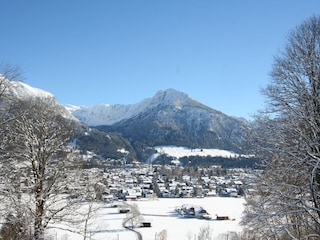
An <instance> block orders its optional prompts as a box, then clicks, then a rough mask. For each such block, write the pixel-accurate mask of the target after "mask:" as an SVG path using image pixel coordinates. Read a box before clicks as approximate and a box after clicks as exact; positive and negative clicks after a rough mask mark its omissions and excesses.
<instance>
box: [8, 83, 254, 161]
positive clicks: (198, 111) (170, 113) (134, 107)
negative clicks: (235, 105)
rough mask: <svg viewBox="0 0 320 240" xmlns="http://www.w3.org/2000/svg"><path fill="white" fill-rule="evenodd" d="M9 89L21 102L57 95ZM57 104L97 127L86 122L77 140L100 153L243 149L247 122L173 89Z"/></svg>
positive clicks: (140, 155) (69, 114)
mask: <svg viewBox="0 0 320 240" xmlns="http://www.w3.org/2000/svg"><path fill="white" fill-rule="evenodd" d="M6 91H7V94H8V95H10V96H12V97H16V98H18V99H22V100H23V99H26V98H28V97H35V96H37V97H44V98H47V97H49V98H53V99H54V96H53V95H52V94H51V93H48V92H46V91H43V90H41V89H37V88H33V87H31V86H29V85H27V84H25V83H21V82H12V83H11V84H10V85H9V87H8V88H7V90H6ZM57 106H58V107H61V108H63V109H65V112H66V114H65V116H66V117H68V118H72V119H76V120H77V121H79V123H80V122H82V123H83V124H85V125H88V126H90V127H94V128H95V130H94V131H93V129H92V131H91V130H90V131H89V130H88V128H87V127H86V126H85V125H81V127H78V129H84V130H81V131H82V133H81V131H80V132H78V134H77V143H78V144H80V145H81V146H80V145H79V146H80V148H81V149H83V150H86V151H95V152H96V153H97V154H99V155H101V156H109V157H110V156H113V155H112V154H113V153H114V155H115V156H116V154H118V150H117V149H119V148H124V149H126V150H128V149H131V150H130V155H129V156H131V158H132V159H136V158H137V159H139V160H143V159H144V160H146V159H147V158H148V157H150V151H151V152H152V151H153V150H150V149H149V147H150V146H153V147H155V146H168V145H173V146H183V147H187V148H190V149H195V148H199V149H212V148H214V149H223V150H229V151H232V152H236V153H245V152H243V151H242V150H243V146H244V145H245V142H246V139H245V135H246V134H245V133H246V131H247V129H248V123H247V122H246V121H244V120H241V119H237V118H233V117H230V116H227V115H225V114H223V113H222V112H219V111H217V110H214V109H212V108H210V107H208V106H205V105H203V104H201V103H199V102H197V101H196V100H194V99H192V98H191V97H189V96H188V95H187V94H185V93H182V92H179V91H176V90H174V89H168V90H163V91H158V92H157V93H156V94H155V95H154V96H153V97H151V98H147V99H144V100H142V101H141V102H139V103H136V104H128V105H120V104H116V105H108V104H100V105H93V106H89V107H81V106H72V105H64V106H62V105H60V104H59V103H58V102H57ZM78 126H80V124H79V125H78ZM85 129H87V130H85ZM101 131H103V132H107V135H106V133H103V132H101ZM89 132H90V134H89V135H88V133H89ZM105 136H108V137H107V138H106V137H105Z"/></svg>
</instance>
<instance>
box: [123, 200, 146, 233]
mask: <svg viewBox="0 0 320 240" xmlns="http://www.w3.org/2000/svg"><path fill="white" fill-rule="evenodd" d="M129 207H130V211H129V212H128V213H127V216H126V218H125V219H124V221H125V223H126V222H130V223H131V227H132V228H135V227H137V226H139V225H140V224H141V221H142V220H143V216H142V215H141V213H140V209H139V206H138V205H137V204H136V203H133V204H130V205H129Z"/></svg>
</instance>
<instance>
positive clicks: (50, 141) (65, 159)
mask: <svg viewBox="0 0 320 240" xmlns="http://www.w3.org/2000/svg"><path fill="white" fill-rule="evenodd" d="M62 114H63V112H62V109H61V108H59V107H58V106H57V104H56V102H55V100H54V99H53V98H38V97H36V98H30V99H29V100H24V101H16V102H15V104H14V105H12V108H11V110H10V112H8V117H9V118H10V119H12V120H11V121H10V124H7V125H5V129H4V133H3V139H4V143H5V144H4V145H3V147H2V149H1V150H2V156H3V159H2V161H1V166H2V168H1V172H2V173H1V174H2V176H4V178H3V181H4V183H5V187H4V191H3V192H2V196H3V197H4V198H5V201H6V202H7V203H8V204H7V211H9V213H10V214H13V215H16V213H17V212H18V211H21V209H23V211H24V213H25V214H27V215H28V217H29V223H30V224H32V225H33V227H32V228H31V230H30V232H32V235H33V237H32V239H35V240H41V239H44V238H45V235H44V233H45V229H46V228H47V227H48V224H49V223H50V222H52V221H53V220H57V219H59V220H61V219H62V218H63V214H65V213H66V210H67V209H68V207H70V206H71V201H68V200H67V199H66V198H65V197H64V196H63V195H62V194H60V193H61V192H62V189H63V188H64V186H65V183H66V180H67V179H66V176H65V172H64V171H65V170H66V169H67V168H68V163H69V164H72V163H71V162H72V161H71V157H70V155H71V154H72V153H71V152H70V150H67V148H66V143H67V142H68V140H69V139H70V137H71V133H72V124H71V122H70V121H68V120H67V119H66V118H64V117H62ZM30 227H31V226H30Z"/></svg>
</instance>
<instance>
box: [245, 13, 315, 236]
mask: <svg viewBox="0 0 320 240" xmlns="http://www.w3.org/2000/svg"><path fill="white" fill-rule="evenodd" d="M271 78H272V80H271V83H270V84H269V85H268V86H267V87H266V88H265V89H264V90H263V93H264V95H265V96H266V98H267V107H266V109H265V110H264V111H263V112H261V113H260V114H259V115H258V116H257V118H256V120H257V123H258V130H259V131H257V132H258V135H257V138H256V140H257V141H256V142H258V143H260V149H259V150H260V153H262V154H263V156H264V157H265V158H266V168H265V171H264V173H263V174H261V176H259V179H260V184H259V185H257V187H256V190H257V191H256V194H255V195H254V196H253V197H252V198H250V199H248V204H247V208H246V212H245V213H246V215H245V216H246V217H245V219H244V222H245V223H246V224H247V227H248V228H247V231H251V233H253V234H254V236H255V237H256V239H307V238H310V237H318V238H319V237H320V18H319V17H316V16H314V17H311V18H309V19H307V20H306V21H304V22H303V23H302V24H301V25H299V26H298V27H297V28H296V29H295V30H294V31H292V32H290V34H289V35H288V38H287V44H286V45H285V47H284V50H283V51H282V52H280V53H279V55H278V56H276V57H275V60H274V65H273V68H272V71H271ZM259 140H260V141H259Z"/></svg>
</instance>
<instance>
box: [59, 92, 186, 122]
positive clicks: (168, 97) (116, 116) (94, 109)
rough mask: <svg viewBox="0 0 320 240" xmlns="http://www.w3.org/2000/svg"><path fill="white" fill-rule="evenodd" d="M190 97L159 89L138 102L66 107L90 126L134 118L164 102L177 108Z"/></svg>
mask: <svg viewBox="0 0 320 240" xmlns="http://www.w3.org/2000/svg"><path fill="white" fill-rule="evenodd" d="M189 100H190V97H189V96H188V95H187V94H185V93H182V92H178V91H176V90H174V89H168V90H166V91H158V92H157V93H156V94H155V96H154V97H152V98H147V99H145V100H142V101H141V102H139V103H136V104H127V105H124V104H114V105H111V104H97V105H92V106H82V107H81V106H80V107H79V106H72V105H65V107H66V108H67V109H68V110H69V111H70V112H71V113H72V114H73V115H74V116H75V117H76V118H78V119H79V120H80V121H81V122H83V123H85V124H87V125H89V126H100V125H113V124H115V123H117V122H120V121H123V120H125V119H130V118H133V117H135V116H137V115H139V114H140V113H142V112H145V111H146V110H147V109H151V108H153V107H155V106H157V105H158V104H159V103H162V104H171V103H173V104H175V106H176V107H177V108H179V107H181V106H182V105H184V104H186V101H189Z"/></svg>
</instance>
